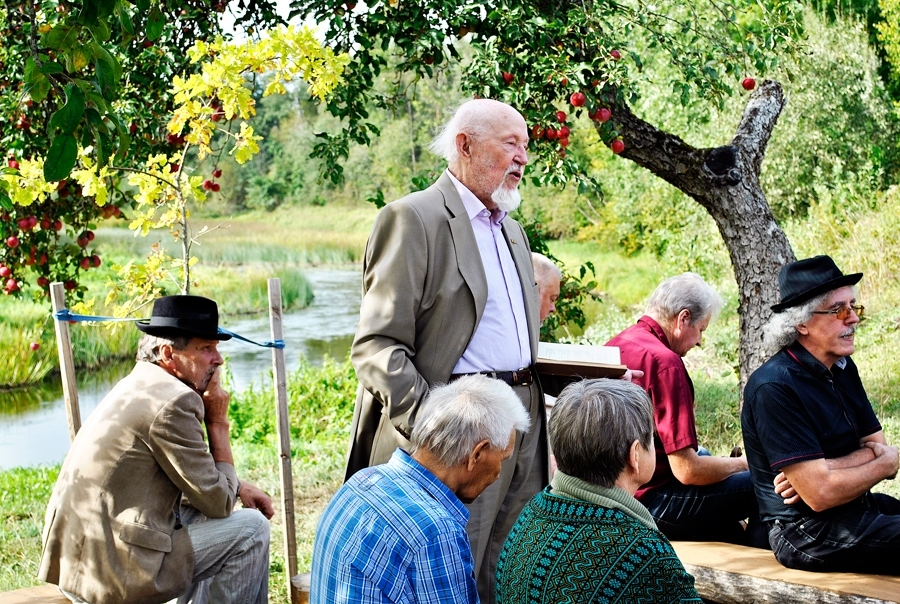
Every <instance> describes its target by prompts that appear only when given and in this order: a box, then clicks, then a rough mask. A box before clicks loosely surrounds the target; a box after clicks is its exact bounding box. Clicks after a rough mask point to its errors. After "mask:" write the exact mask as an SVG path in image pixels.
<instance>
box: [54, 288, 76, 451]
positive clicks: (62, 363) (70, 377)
mask: <svg viewBox="0 0 900 604" xmlns="http://www.w3.org/2000/svg"><path fill="white" fill-rule="evenodd" d="M50 300H51V302H52V304H53V314H54V315H55V314H56V313H57V312H58V311H60V310H62V309H64V308H66V290H65V288H64V287H63V284H62V283H60V282H59V281H57V282H55V283H51V284H50ZM53 323H54V324H55V325H56V350H57V352H58V353H59V372H60V375H61V376H62V387H63V398H64V400H65V401H66V417H67V418H68V420H69V439H70V440H75V435H76V434H78V431H79V430H81V409H80V408H79V406H78V383H77V382H76V381H75V359H74V358H73V357H72V340H71V339H70V338H69V324H68V323H67V322H66V321H59V320H56V319H54V321H53Z"/></svg>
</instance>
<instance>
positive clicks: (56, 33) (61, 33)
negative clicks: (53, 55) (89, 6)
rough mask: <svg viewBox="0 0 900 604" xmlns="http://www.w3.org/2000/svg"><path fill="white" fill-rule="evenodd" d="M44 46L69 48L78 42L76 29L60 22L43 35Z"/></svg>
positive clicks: (58, 48)
mask: <svg viewBox="0 0 900 604" xmlns="http://www.w3.org/2000/svg"><path fill="white" fill-rule="evenodd" d="M43 40H44V46H46V47H47V48H52V49H53V50H58V51H63V50H70V49H71V48H72V47H73V46H75V44H76V43H77V42H78V29H77V28H76V27H73V26H70V25H64V24H60V25H57V26H56V27H54V28H53V29H51V30H50V31H48V32H47V33H46V34H44V36H43Z"/></svg>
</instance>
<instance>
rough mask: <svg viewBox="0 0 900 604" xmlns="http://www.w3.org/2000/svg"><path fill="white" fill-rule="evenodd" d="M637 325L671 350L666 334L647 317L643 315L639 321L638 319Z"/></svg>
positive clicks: (654, 321)
mask: <svg viewBox="0 0 900 604" xmlns="http://www.w3.org/2000/svg"><path fill="white" fill-rule="evenodd" d="M638 325H643V326H644V328H645V329H646V330H647V331H649V332H650V333H652V334H653V335H654V336H656V338H657V339H658V340H659V341H660V342H662V343H663V344H665V345H666V348H668V349H669V350H672V346H670V345H669V338H668V336H666V332H665V331H663V328H662V326H661V325H660V324H659V323H658V322H657V321H656V319H654V318H653V317H651V316H649V315H644V316H643V317H641V318H640V319H638Z"/></svg>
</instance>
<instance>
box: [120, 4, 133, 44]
mask: <svg viewBox="0 0 900 604" xmlns="http://www.w3.org/2000/svg"><path fill="white" fill-rule="evenodd" d="M116 15H117V16H118V17H119V23H121V24H122V29H123V30H124V31H125V33H126V34H128V35H129V36H133V35H134V23H132V21H131V15H129V14H128V10H127V9H126V8H125V3H124V2H119V3H118V4H116Z"/></svg>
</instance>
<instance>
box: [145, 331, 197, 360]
mask: <svg viewBox="0 0 900 604" xmlns="http://www.w3.org/2000/svg"><path fill="white" fill-rule="evenodd" d="M190 341H191V338H190V336H175V337H173V338H166V337H162V336H152V335H150V334H149V333H145V334H144V335H142V336H141V339H140V340H138V346H137V355H136V360H138V361H143V362H144V363H153V364H154V365H157V364H159V362H160V361H161V360H162V353H161V352H160V349H161V348H162V347H163V346H166V345H168V346H171V347H172V348H173V349H174V350H184V349H185V348H187V346H188V344H189V343H190Z"/></svg>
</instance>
